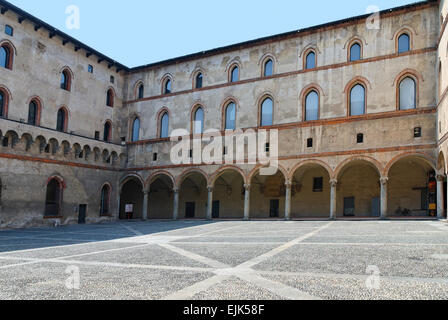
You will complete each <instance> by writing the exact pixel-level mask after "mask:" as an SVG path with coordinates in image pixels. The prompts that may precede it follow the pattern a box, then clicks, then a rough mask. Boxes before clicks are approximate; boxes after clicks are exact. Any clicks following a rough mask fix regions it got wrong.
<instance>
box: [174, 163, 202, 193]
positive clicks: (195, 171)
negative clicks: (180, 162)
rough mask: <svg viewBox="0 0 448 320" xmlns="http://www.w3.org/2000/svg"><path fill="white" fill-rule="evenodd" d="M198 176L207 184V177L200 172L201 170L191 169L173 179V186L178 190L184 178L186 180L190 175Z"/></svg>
mask: <svg viewBox="0 0 448 320" xmlns="http://www.w3.org/2000/svg"><path fill="white" fill-rule="evenodd" d="M195 173H197V174H199V175H201V176H202V177H203V178H204V179H205V181H206V182H207V183H208V181H209V177H208V175H207V174H206V173H205V172H204V171H202V170H201V169H198V168H192V169H187V170H186V171H184V172H182V173H181V174H180V175H179V176H178V177H177V178H176V179H175V184H174V186H175V187H174V188H175V189H180V187H181V186H182V183H183V182H184V181H185V179H186V178H188V177H189V176H190V175H192V174H195Z"/></svg>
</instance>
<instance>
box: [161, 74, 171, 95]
mask: <svg viewBox="0 0 448 320" xmlns="http://www.w3.org/2000/svg"><path fill="white" fill-rule="evenodd" d="M172 89H173V88H172V84H171V79H169V78H168V79H166V80H165V83H164V85H163V94H170V93H171V91H172Z"/></svg>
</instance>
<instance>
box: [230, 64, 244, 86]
mask: <svg viewBox="0 0 448 320" xmlns="http://www.w3.org/2000/svg"><path fill="white" fill-rule="evenodd" d="M227 74H228V79H227V81H228V82H229V83H234V82H238V81H240V79H241V63H240V62H238V61H233V62H232V63H231V64H230V65H229V66H228V68H227Z"/></svg>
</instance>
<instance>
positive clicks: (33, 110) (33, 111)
mask: <svg viewBox="0 0 448 320" xmlns="http://www.w3.org/2000/svg"><path fill="white" fill-rule="evenodd" d="M38 112H39V109H38V105H37V103H36V101H34V100H33V101H31V102H30V104H29V106H28V124H30V125H33V126H37V125H38V123H37V115H38Z"/></svg>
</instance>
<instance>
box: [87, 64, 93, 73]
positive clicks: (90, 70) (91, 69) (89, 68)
mask: <svg viewBox="0 0 448 320" xmlns="http://www.w3.org/2000/svg"><path fill="white" fill-rule="evenodd" d="M87 71H88V72H89V73H93V66H92V65H91V64H89V66H88V67H87Z"/></svg>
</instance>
